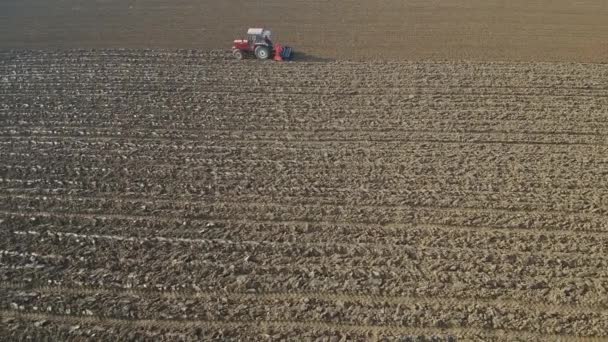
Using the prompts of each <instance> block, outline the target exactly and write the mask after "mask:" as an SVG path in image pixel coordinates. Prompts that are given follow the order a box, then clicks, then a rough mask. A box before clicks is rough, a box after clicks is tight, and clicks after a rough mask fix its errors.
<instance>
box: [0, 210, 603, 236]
mask: <svg viewBox="0 0 608 342" xmlns="http://www.w3.org/2000/svg"><path fill="white" fill-rule="evenodd" d="M0 215H7V216H10V215H16V216H22V217H30V216H41V217H75V218H87V219H101V220H106V219H121V220H127V221H128V220H131V221H137V220H147V221H160V222H184V221H188V222H194V223H197V222H198V223H201V224H202V225H205V224H207V223H213V222H220V223H235V222H253V223H268V224H285V225H290V224H300V225H306V224H342V225H353V226H370V227H374V226H375V225H376V223H368V222H348V221H329V220H324V221H313V220H259V219H253V218H251V219H250V218H248V219H240V220H238V219H237V220H235V219H229V218H217V217H209V218H206V219H201V218H184V217H167V216H164V215H163V216H154V215H129V214H111V213H97V214H94V213H77V212H60V211H56V212H53V211H7V210H0ZM377 225H380V226H384V227H399V226H407V223H401V222H385V223H380V224H377ZM432 225H439V226H441V224H440V223H432V224H430V226H432ZM444 226H445V227H451V226H452V225H444ZM456 227H459V228H462V229H467V230H478V229H479V230H486V229H495V230H498V231H509V230H513V231H524V232H531V231H532V232H534V231H536V232H538V233H539V234H543V233H568V234H573V235H577V234H585V235H588V236H598V237H604V236H606V233H607V230H603V229H578V230H570V229H563V228H549V229H539V228H517V227H507V228H499V227H488V226H476V225H468V226H467V225H461V226H456Z"/></svg>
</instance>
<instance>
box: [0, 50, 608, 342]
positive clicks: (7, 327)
mask: <svg viewBox="0 0 608 342" xmlns="http://www.w3.org/2000/svg"><path fill="white" fill-rule="evenodd" d="M607 80H608V66H606V65H592V64H549V63H544V64H534V63H523V64H509V63H388V64H381V63H353V62H349V63H346V62H343V63H340V62H334V63H284V64H277V63H272V62H268V63H262V62H257V61H243V62H237V61H233V60H232V59H230V58H229V57H228V56H226V55H225V54H224V53H220V52H214V53H203V52H192V51H178V52H172V51H125V50H120V51H118V50H105V51H95V52H91V51H61V52H8V51H5V52H2V53H0V121H1V125H0V287H1V289H2V290H0V312H1V313H0V316H1V319H2V326H3V327H4V329H0V339H8V340H11V339H12V340H17V339H22V338H26V337H29V338H31V339H34V340H36V339H42V338H48V337H49V336H51V337H53V338H55V339H56V340H67V339H70V338H78V337H86V338H92V339H96V340H107V341H118V340H126V339H130V338H140V339H143V338H154V339H159V340H163V339H164V340H166V341H175V340H201V339H208V338H217V339H229V338H239V339H246V340H250V339H253V340H267V339H268V338H272V339H279V338H288V339H294V340H300V339H302V338H318V337H334V338H335V337H337V338H338V339H339V338H340V337H344V338H346V339H347V340H367V339H381V340H399V339H400V338H403V337H407V336H427V337H432V336H436V337H442V338H446V337H450V336H451V337H453V338H458V339H474V340H479V339H483V340H503V341H513V340H521V341H533V340H559V339H561V340H569V339H571V340H575V339H576V338H577V337H581V336H595V337H600V336H606V335H608V312H607V309H606V308H607V306H608V297H607V296H606V289H607V288H608V283H607V282H606V279H607V278H608V271H607V270H608V257H607V256H606V253H605V247H606V245H607V243H608V202H607V198H608V197H607V196H608V195H607V194H608V191H607V188H606V185H607V184H608V179H607V178H608V164H607V163H608V159H606V158H607V157H606V156H608V146H607V144H608V112H607V111H606V108H608V83H607Z"/></svg>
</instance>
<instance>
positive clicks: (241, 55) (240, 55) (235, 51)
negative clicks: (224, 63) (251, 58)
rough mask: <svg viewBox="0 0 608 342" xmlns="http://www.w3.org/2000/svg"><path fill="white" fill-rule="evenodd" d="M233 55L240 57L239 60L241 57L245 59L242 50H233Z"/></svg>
mask: <svg viewBox="0 0 608 342" xmlns="http://www.w3.org/2000/svg"><path fill="white" fill-rule="evenodd" d="M232 55H233V56H234V58H236V59H238V60H239V61H240V60H241V59H243V52H242V51H241V50H234V51H232Z"/></svg>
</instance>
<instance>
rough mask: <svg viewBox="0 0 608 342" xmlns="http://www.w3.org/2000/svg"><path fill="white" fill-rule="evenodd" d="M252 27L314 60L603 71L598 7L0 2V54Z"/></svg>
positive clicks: (224, 40) (208, 36) (524, 0)
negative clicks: (589, 65) (521, 64)
mask: <svg viewBox="0 0 608 342" xmlns="http://www.w3.org/2000/svg"><path fill="white" fill-rule="evenodd" d="M261 25H265V26H268V27H270V28H272V29H273V30H274V32H275V33H276V34H277V38H278V39H279V40H280V41H282V42H284V43H287V44H289V45H293V46H294V47H295V48H296V50H297V51H299V52H304V53H306V54H307V55H309V56H313V57H316V58H338V59H345V58H346V59H369V58H382V59H398V60H401V59H407V60H422V59H429V58H430V59H434V60H451V59H457V60H479V61H490V60H502V61H578V62H608V1H605V0H582V1H571V0H509V1H507V0H449V1H439V0H407V1H406V0H363V1H359V0H357V1H353V0H344V1H329V0H247V1H245V0H221V1H220V0H170V1H169V0H96V1H95V0H88V1H82V0H3V1H0V48H172V49H173V48H187V49H203V50H209V49H229V48H230V45H231V42H232V40H233V39H235V38H239V37H240V36H241V35H243V34H244V32H245V30H246V29H247V27H250V26H261Z"/></svg>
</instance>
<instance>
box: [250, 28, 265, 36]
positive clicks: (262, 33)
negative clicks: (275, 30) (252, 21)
mask: <svg viewBox="0 0 608 342" xmlns="http://www.w3.org/2000/svg"><path fill="white" fill-rule="evenodd" d="M247 34H251V35H258V36H268V37H270V30H268V29H265V28H250V29H249V30H247Z"/></svg>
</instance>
